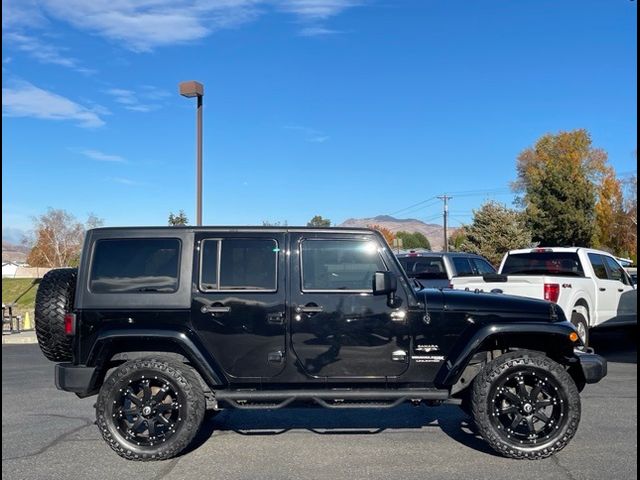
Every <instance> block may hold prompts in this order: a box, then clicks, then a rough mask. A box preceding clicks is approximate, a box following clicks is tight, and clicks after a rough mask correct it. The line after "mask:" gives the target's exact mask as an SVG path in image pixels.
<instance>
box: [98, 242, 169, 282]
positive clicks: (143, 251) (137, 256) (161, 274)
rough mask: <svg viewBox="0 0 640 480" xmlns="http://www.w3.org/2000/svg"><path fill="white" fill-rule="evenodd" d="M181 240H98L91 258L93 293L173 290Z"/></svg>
mask: <svg viewBox="0 0 640 480" xmlns="http://www.w3.org/2000/svg"><path fill="white" fill-rule="evenodd" d="M179 264H180V240H178V239H177V238H127V239H113V240H110V239H105V240H98V241H97V242H96V244H95V247H94V252H93V259H92V262H91V274H90V280H89V289H90V290H91V292H93V293H173V292H175V291H177V289H178V269H179Z"/></svg>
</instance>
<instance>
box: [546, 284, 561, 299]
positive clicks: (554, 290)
mask: <svg viewBox="0 0 640 480" xmlns="http://www.w3.org/2000/svg"><path fill="white" fill-rule="evenodd" d="M559 297H560V285H559V284H557V283H545V284H544V299H545V300H548V301H549V302H553V303H557V301H558V298H559Z"/></svg>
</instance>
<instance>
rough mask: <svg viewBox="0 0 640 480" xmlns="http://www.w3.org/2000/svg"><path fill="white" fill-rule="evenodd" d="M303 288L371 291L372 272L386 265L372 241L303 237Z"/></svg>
mask: <svg viewBox="0 0 640 480" xmlns="http://www.w3.org/2000/svg"><path fill="white" fill-rule="evenodd" d="M301 255H302V289H303V290H305V291H313V290H322V291H354V290H355V291H359V292H370V291H371V286H372V280H373V274H374V273H375V272H378V271H386V270H387V268H386V267H385V265H384V262H383V261H382V257H381V256H380V253H379V252H378V245H377V244H376V243H375V242H373V241H360V240H310V239H307V240H304V241H303V242H302V243H301Z"/></svg>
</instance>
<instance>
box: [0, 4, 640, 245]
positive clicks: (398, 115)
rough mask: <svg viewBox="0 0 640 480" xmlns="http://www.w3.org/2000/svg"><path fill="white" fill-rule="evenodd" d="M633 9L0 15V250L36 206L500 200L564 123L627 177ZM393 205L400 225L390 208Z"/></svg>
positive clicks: (154, 220) (292, 218)
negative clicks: (197, 195) (200, 198)
mask: <svg viewBox="0 0 640 480" xmlns="http://www.w3.org/2000/svg"><path fill="white" fill-rule="evenodd" d="M636 5H637V4H636V2H631V1H628V0H609V1H604V0H603V1H589V0H580V1H571V0H564V1H562V2H557V1H551V0H549V1H544V0H522V1H488V0H487V1H477V0H474V1H471V0H470V1H464V0H463V1H457V2H451V1H444V0H441V1H434V0H414V1H410V0H397V1H392V0H209V1H205V0H188V1H187V0H117V1H114V0H92V1H91V2H86V1H84V0H32V1H27V0H25V1H16V0H8V1H6V0H3V22H4V24H3V39H2V45H3V49H2V54H3V93H2V104H3V122H2V134H3V142H2V155H3V157H2V158H3V175H2V214H3V237H4V236H9V237H15V234H16V232H17V231H21V230H26V229H28V228H29V227H30V225H31V217H32V216H34V215H37V214H40V213H42V212H44V211H45V210H46V208H47V207H54V208H64V209H66V210H68V211H70V212H71V213H73V214H74V215H76V216H78V217H80V218H83V217H86V215H87V213H89V212H93V213H95V214H96V215H98V216H99V217H101V218H103V219H104V220H105V223H106V224H107V225H163V224H165V223H166V219H167V216H168V214H169V212H170V211H174V212H177V211H178V210H179V209H184V210H185V211H186V213H187V215H188V216H189V218H190V219H191V220H194V219H195V212H194V203H195V202H194V183H195V181H194V163H195V162H194V155H195V142H194V140H195V133H194V127H195V104H194V101H191V100H188V99H185V98H182V97H180V96H179V95H178V94H177V85H178V83H179V82H180V81H183V80H190V79H195V80H199V81H201V82H203V83H204V84H205V98H204V104H205V119H204V160H205V169H204V223H205V224H212V225H221V224H239V225H246V224H260V223H261V222H262V221H263V220H269V221H281V222H283V221H287V222H288V223H289V224H290V225H296V224H305V223H306V222H307V221H308V220H309V219H310V218H311V217H312V216H313V215H315V214H320V215H323V216H325V217H328V218H330V219H331V220H332V221H333V222H335V223H340V222H342V221H343V220H345V219H346V218H349V217H369V216H374V215H379V214H389V213H394V212H398V211H399V213H398V214H397V216H398V217H413V218H418V219H421V220H426V221H429V222H432V223H439V222H441V215H440V212H441V204H440V203H438V202H437V201H429V202H425V203H423V204H421V205H419V208H418V207H416V208H413V209H406V208H405V207H408V206H410V205H414V204H416V203H418V202H421V201H423V200H426V199H429V198H431V197H433V196H435V195H438V194H442V193H443V192H450V193H451V192H452V193H453V195H454V197H455V198H454V199H453V200H452V204H451V211H452V224H453V225H457V224H460V222H464V221H468V220H469V219H470V216H471V211H472V210H473V209H474V208H477V207H478V206H479V205H480V204H481V203H482V202H483V201H484V200H486V199H488V198H495V199H497V200H499V201H502V202H505V203H511V201H512V196H511V194H510V193H509V191H508V186H509V183H510V182H511V181H512V180H513V179H514V177H515V159H516V157H517V155H518V153H519V152H520V151H521V150H523V149H524V148H526V147H527V146H529V145H532V144H533V143H534V142H535V140H536V138H538V137H539V136H540V135H542V134H544V133H546V132H555V131H558V130H570V129H574V128H586V129H588V130H589V131H590V132H591V133H592V136H593V140H594V144H595V145H596V146H598V147H601V148H604V149H605V150H607V151H608V152H609V158H610V162H611V164H612V165H613V166H614V167H615V168H616V170H617V171H618V172H619V173H620V174H621V175H626V174H629V172H635V171H636V168H637V167H636V157H635V151H636V144H637V137H636V127H637V109H636V102H637V96H636V88H637V74H636V70H637V64H636V56H637V50H636V38H637V20H636V14H637V7H636ZM402 209H404V210H402Z"/></svg>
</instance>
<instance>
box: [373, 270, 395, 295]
mask: <svg viewBox="0 0 640 480" xmlns="http://www.w3.org/2000/svg"><path fill="white" fill-rule="evenodd" d="M372 284H373V285H372V286H371V289H372V291H373V294H374V295H392V294H394V293H395V292H396V290H398V280H397V279H396V276H395V275H394V274H393V273H391V272H375V273H374V274H373V282H372Z"/></svg>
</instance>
